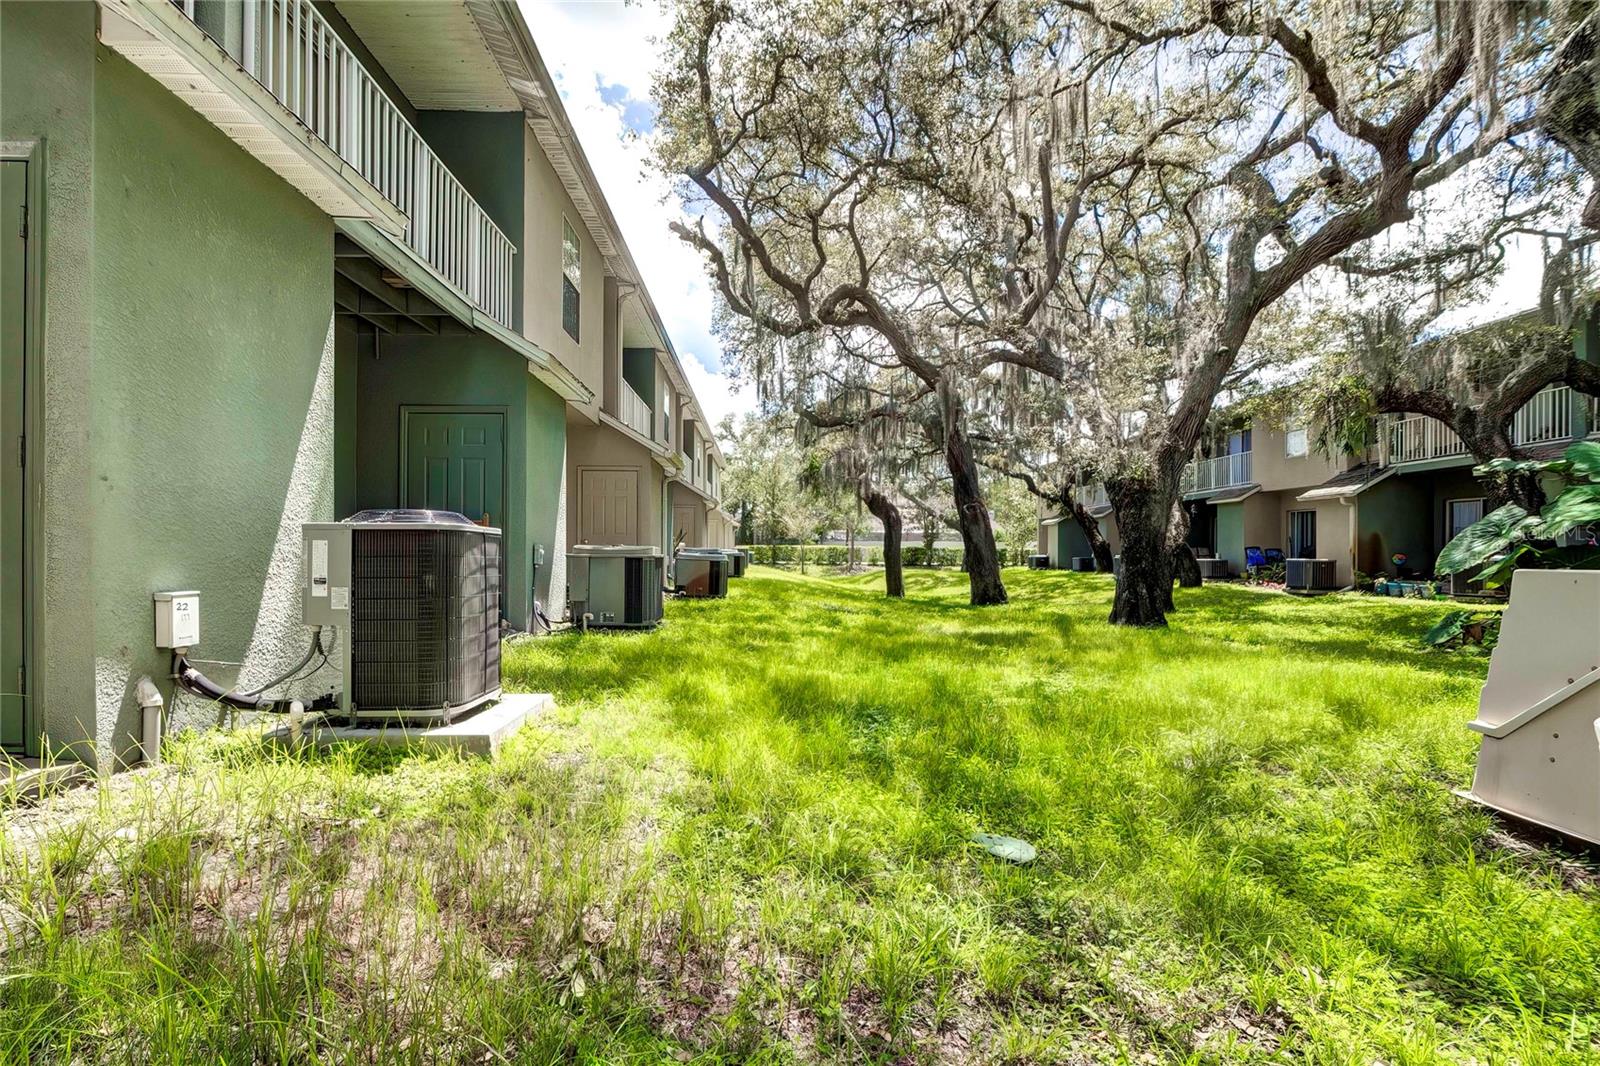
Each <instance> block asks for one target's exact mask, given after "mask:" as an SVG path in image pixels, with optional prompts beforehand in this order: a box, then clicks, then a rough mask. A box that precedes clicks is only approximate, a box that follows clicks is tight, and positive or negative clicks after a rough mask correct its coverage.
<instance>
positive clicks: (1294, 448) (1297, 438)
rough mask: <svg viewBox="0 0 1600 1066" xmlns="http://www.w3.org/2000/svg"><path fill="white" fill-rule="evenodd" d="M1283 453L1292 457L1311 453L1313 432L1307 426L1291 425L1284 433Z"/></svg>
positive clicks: (1295, 457) (1302, 456) (1299, 457)
mask: <svg viewBox="0 0 1600 1066" xmlns="http://www.w3.org/2000/svg"><path fill="white" fill-rule="evenodd" d="M1283 454H1284V455H1286V456H1288V457H1289V458H1290V459H1301V458H1304V457H1305V456H1307V455H1310V454H1311V434H1310V432H1309V431H1308V430H1307V429H1306V427H1305V426H1291V427H1290V428H1289V430H1288V432H1286V433H1285V434H1284V435H1283Z"/></svg>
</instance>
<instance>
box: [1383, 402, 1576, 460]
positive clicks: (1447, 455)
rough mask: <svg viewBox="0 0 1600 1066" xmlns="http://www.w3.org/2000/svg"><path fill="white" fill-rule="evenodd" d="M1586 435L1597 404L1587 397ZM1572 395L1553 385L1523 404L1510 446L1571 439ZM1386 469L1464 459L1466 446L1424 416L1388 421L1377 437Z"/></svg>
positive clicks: (1451, 433) (1516, 417)
mask: <svg viewBox="0 0 1600 1066" xmlns="http://www.w3.org/2000/svg"><path fill="white" fill-rule="evenodd" d="M1586 402H1587V404H1588V409H1589V416H1588V427H1589V432H1590V433H1593V432H1594V431H1595V428H1596V427H1595V413H1596V403H1595V398H1594V397H1587V398H1586ZM1572 415H1573V393H1572V389H1570V388H1569V387H1567V386H1566V385H1552V386H1551V387H1549V388H1546V389H1544V390H1543V391H1541V392H1539V393H1537V394H1536V395H1535V396H1534V397H1533V399H1531V400H1529V401H1528V402H1527V403H1526V404H1523V406H1522V409H1521V410H1519V411H1518V412H1517V413H1516V414H1515V415H1513V416H1512V418H1511V442H1512V443H1513V444H1514V445H1516V446H1517V447H1519V448H1521V447H1528V446H1531V445H1537V444H1551V443H1556V442H1559V441H1564V440H1571V439H1572V436H1573V432H1572V431H1573V418H1572ZM1379 444H1380V446H1381V447H1382V448H1383V449H1384V452H1383V455H1382V456H1381V459H1380V461H1381V462H1382V464H1383V465H1385V466H1395V465H1398V464H1401V463H1419V462H1427V461H1429V460H1434V459H1458V458H1462V457H1465V456H1466V455H1467V454H1468V453H1467V446H1466V445H1465V444H1463V443H1462V442H1461V438H1460V437H1458V436H1456V434H1455V432H1454V431H1453V430H1451V429H1450V428H1449V427H1448V426H1446V425H1445V424H1444V423H1442V422H1439V421H1436V420H1434V419H1432V418H1429V417H1428V416H1426V415H1406V416H1405V417H1403V418H1395V419H1391V420H1389V421H1388V422H1387V425H1386V428H1385V429H1384V431H1383V432H1382V434H1381V435H1380V437H1379Z"/></svg>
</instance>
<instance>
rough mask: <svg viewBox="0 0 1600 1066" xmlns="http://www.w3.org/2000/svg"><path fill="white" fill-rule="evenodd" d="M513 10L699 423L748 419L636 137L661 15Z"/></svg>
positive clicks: (706, 296) (675, 215) (675, 211)
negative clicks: (647, 298)
mask: <svg viewBox="0 0 1600 1066" xmlns="http://www.w3.org/2000/svg"><path fill="white" fill-rule="evenodd" d="M521 4H522V11H523V16H524V17H525V18H526V19H527V22H528V26H529V27H530V28H531V29H532V30H533V37H534V41H535V43H536V44H538V46H539V52H540V54H541V55H542V56H543V57H544V61H545V63H546V64H547V65H548V66H549V67H550V72H551V74H552V75H553V76H554V77H555V79H556V84H557V86H558V88H559V89H560V90H561V97H562V102H563V103H564V104H565V106H566V109H567V114H568V115H569V116H570V117H571V119H572V125H573V127H574V128H575V129H576V130H577V131H578V139H579V140H580V141H581V142H582V143H583V150H584V153H585V154H586V155H587V156H588V157H589V165H590V167H591V168H592V169H593V170H594V173H595V174H596V176H597V177H598V178H599V181H600V186H601V188H602V190H604V192H605V196H606V201H607V202H608V203H609V204H610V205H611V210H612V212H613V213H614V214H615V215H616V217H617V221H618V223H619V224H620V225H621V227H622V232H623V235H624V237H625V238H626V240H627V242H628V249H629V251H631V252H632V253H633V258H634V261H635V262H637V263H638V264H639V271H640V273H641V274H642V275H643V276H644V283H645V285H646V286H648V287H649V289H650V295H651V297H652V298H653V299H654V301H655V305H656V308H657V310H658V311H660V313H661V318H662V321H663V322H664V323H665V325H666V327H667V330H668V332H669V333H670V334H671V335H672V344H673V347H674V348H676V349H677V352H678V356H679V358H680V359H681V361H682V362H683V364H684V369H685V372H686V373H687V374H688V376H689V380H690V384H691V385H692V386H693V387H694V390H695V395H696V396H697V397H699V400H700V406H701V407H702V408H703V409H704V411H705V414H706V417H707V418H708V419H710V420H711V422H712V424H713V425H715V424H716V422H717V421H718V420H719V419H720V418H721V417H722V416H723V415H724V414H726V413H728V412H730V411H735V412H749V411H751V410H753V409H754V408H755V398H754V396H753V394H751V392H750V390H748V389H743V390H736V389H735V388H734V387H733V384H732V382H730V381H729V380H728V379H727V378H725V377H723V376H722V375H721V374H720V373H719V372H718V370H719V368H720V367H721V365H722V351H721V347H720V345H718V343H717V340H716V338H715V337H714V336H712V333H711V313H712V294H711V288H710V283H709V281H708V280H707V278H706V274H705V265H704V263H703V262H702V261H701V259H700V256H699V255H698V253H696V252H694V251H693V250H692V249H690V248H689V247H688V246H686V245H685V244H684V243H683V242H682V241H680V240H678V238H676V237H674V236H673V235H672V233H671V232H670V231H669V230H668V229H667V225H668V223H670V222H672V221H673V220H675V219H679V218H684V217H686V216H685V213H684V211H683V205H682V203H681V202H680V201H679V200H678V198H677V196H676V194H675V193H674V192H673V190H672V185H671V183H670V182H669V181H667V180H666V179H665V178H664V177H663V176H662V175H661V174H659V173H657V172H656V171H655V170H654V169H653V168H652V167H651V165H650V162H649V158H648V157H649V147H648V144H647V141H646V138H645V137H642V136H640V135H639V134H638V133H637V132H636V129H637V128H638V127H640V126H642V125H645V124H647V123H648V120H649V114H648V112H647V111H646V110H645V108H646V107H647V105H648V103H649V101H650V82H651V78H652V76H653V75H654V72H655V66H656V43H655V39H656V38H658V37H663V36H665V35H666V33H667V31H668V30H669V29H670V27H671V20H670V18H669V16H668V15H667V13H666V12H665V11H664V10H663V9H662V8H661V7H660V6H659V5H656V4H650V3H646V4H623V3H620V2H618V3H541V2H535V0H521ZM630 123H631V125H632V128H630Z"/></svg>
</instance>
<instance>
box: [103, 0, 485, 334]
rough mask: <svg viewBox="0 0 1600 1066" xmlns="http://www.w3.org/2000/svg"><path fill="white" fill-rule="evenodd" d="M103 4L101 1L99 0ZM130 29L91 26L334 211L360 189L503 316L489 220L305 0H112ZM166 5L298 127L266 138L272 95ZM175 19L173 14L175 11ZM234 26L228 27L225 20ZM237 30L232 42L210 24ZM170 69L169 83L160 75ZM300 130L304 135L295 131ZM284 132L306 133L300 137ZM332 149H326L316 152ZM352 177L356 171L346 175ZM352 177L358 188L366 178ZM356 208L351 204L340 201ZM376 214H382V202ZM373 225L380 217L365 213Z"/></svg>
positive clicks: (439, 270) (445, 273) (468, 293)
mask: <svg viewBox="0 0 1600 1066" xmlns="http://www.w3.org/2000/svg"><path fill="white" fill-rule="evenodd" d="M102 2H103V3H107V0H102ZM108 6H113V7H115V9H116V10H117V12H118V13H119V14H120V16H121V17H122V18H123V19H124V20H125V21H126V24H127V25H129V26H134V27H137V28H136V29H134V30H133V31H132V32H129V31H128V30H127V29H123V28H121V27H120V26H119V27H118V28H116V29H113V30H112V31H111V33H110V35H109V36H108V35H107V33H106V32H105V31H104V30H103V31H102V37H103V38H105V39H106V40H107V43H108V44H111V45H112V46H113V47H115V48H117V49H118V50H119V51H121V52H123V53H124V54H125V55H127V56H128V57H129V58H130V59H131V60H133V61H134V63H135V64H136V65H139V66H140V67H142V68H144V69H146V70H147V71H149V72H151V73H152V74H153V75H154V76H156V77H157V78H158V80H161V81H162V82H163V84H166V85H168V87H169V88H172V89H173V91H175V92H178V93H179V95H180V96H182V97H183V98H184V99H185V100H186V101H188V102H189V103H190V104H191V106H194V107H195V109H196V110H198V111H200V112H201V113H202V114H203V115H205V116H206V117H207V118H209V119H210V120H211V121H212V122H214V123H215V124H216V125H217V126H218V127H219V128H221V129H222V130H223V131H224V132H225V133H227V134H228V135H229V136H230V137H232V138H233V139H234V140H236V141H238V142H239V143H240V144H241V145H243V146H244V147H245V148H246V150H248V151H250V152H251V153H252V154H253V155H255V156H256V157H257V158H258V159H260V160H261V161H262V162H263V163H265V164H266V165H268V166H270V167H271V168H272V169H273V170H275V171H277V172H278V173H279V174H281V175H283V176H284V177H285V178H286V179H287V180H289V182H290V184H292V185H295V187H296V188H299V189H301V190H302V191H303V192H306V193H307V195H308V196H310V197H311V198H312V199H313V200H314V201H315V202H317V203H318V204H319V206H322V207H323V208H324V209H325V210H327V211H328V212H329V213H330V214H333V215H334V216H335V217H362V213H361V211H360V209H359V207H360V204H361V203H362V202H363V201H364V198H365V199H366V200H368V201H370V198H371V191H373V190H375V191H376V193H377V194H378V196H379V197H380V198H381V200H382V202H383V204H384V205H386V207H385V212H386V211H387V210H388V209H389V208H392V209H393V211H394V212H396V213H397V214H398V216H399V217H400V233H399V236H400V239H401V241H402V242H403V243H404V245H405V246H406V248H408V249H409V250H410V251H411V252H412V253H414V255H415V256H416V258H417V259H418V260H420V261H421V263H423V264H425V265H426V266H427V268H428V269H429V270H430V271H432V272H433V273H434V274H436V275H437V276H438V278H439V279H441V280H442V281H444V282H445V283H446V284H447V285H448V286H449V287H450V288H452V289H454V290H455V292H456V293H457V294H459V295H460V296H461V297H463V298H464V299H465V300H466V301H467V302H468V303H470V304H472V305H473V306H474V307H475V308H477V309H478V310H480V311H482V312H483V313H485V314H486V315H488V316H489V317H490V318H492V319H493V320H494V321H495V322H497V323H499V324H500V325H502V326H504V327H506V328H507V329H511V328H513V324H512V262H513V257H514V256H515V254H516V250H515V248H514V247H513V246H512V244H511V241H510V239H509V238H507V237H506V235H505V234H504V233H502V232H501V231H500V228H499V227H498V226H496V225H495V224H494V222H493V220H491V219H490V218H489V216H488V215H487V214H486V213H485V212H484V210H483V208H482V207H480V206H479V205H478V202H477V201H476V200H474V199H473V198H472V196H471V194H469V193H468V192H467V190H466V188H465V187H464V186H463V185H462V184H461V182H460V181H458V180H457V179H456V177H455V175H453V174H452V173H451V172H450V170H449V169H448V168H447V167H446V166H445V165H444V164H443V163H442V162H441V161H440V159H439V157H438V156H437V155H436V154H434V152H433V150H432V149H431V148H430V147H429V146H428V144H427V142H425V141H424V140H423V139H422V136H421V134H419V133H418V132H417V131H416V128H415V127H413V126H412V125H411V123H410V122H409V121H408V120H407V119H406V117H405V115H404V114H403V113H402V112H401V111H400V109H399V108H398V107H396V106H395V104H394V102H393V101H392V100H391V99H390V98H389V97H388V95H387V94H386V93H385V92H384V91H383V89H382V88H381V87H380V86H379V84H378V82H377V81H376V80H375V79H374V78H373V77H372V75H371V74H370V73H369V72H368V71H367V69H366V68H365V67H364V66H363V65H362V64H361V62H360V61H359V60H358V59H357V58H356V56H355V54H354V53H353V52H352V51H351V50H350V49H349V48H348V47H347V46H346V45H345V43H344V42H343V40H341V39H340V38H339V36H338V34H337V33H335V32H334V30H333V28H332V26H330V25H329V23H328V22H327V20H326V19H324V18H323V17H322V15H321V14H319V13H318V12H317V10H316V7H315V6H314V4H313V3H312V2H311V0H232V2H230V3H226V4H213V5H209V7H208V5H204V4H201V5H198V7H200V8H201V9H202V10H204V11H205V12H206V17H205V18H204V19H197V18H196V9H197V4H196V2H195V0H170V3H161V2H159V0H158V2H157V3H155V4H149V3H136V2H131V0H110V2H109V5H108ZM164 11H165V12H171V11H176V12H178V13H180V14H181V15H182V20H187V22H188V23H189V24H190V25H191V26H192V27H193V29H195V30H199V31H200V33H201V34H204V35H205V40H209V41H210V42H211V44H212V45H213V46H215V48H217V49H221V50H222V52H223V53H225V54H226V55H227V57H228V59H229V60H231V62H232V63H233V64H235V65H236V66H237V68H238V69H239V70H242V71H243V73H244V74H245V75H247V76H248V77H249V79H251V80H253V82H254V83H255V84H256V85H258V86H259V87H260V89H263V90H265V91H266V93H267V94H268V95H269V96H270V97H271V99H272V100H274V101H276V102H277V104H278V105H280V106H281V107H282V108H283V110H285V111H287V112H288V113H289V115H291V116H292V117H293V121H294V123H295V124H297V126H298V132H297V134H295V135H290V136H288V137H281V136H280V137H278V138H277V140H276V143H274V136H275V135H274V133H273V129H274V128H275V126H286V125H288V124H287V123H286V122H283V121H282V120H281V119H278V118H276V117H275V116H271V115H269V114H268V112H269V111H270V105H265V102H264V101H259V100H257V99H255V98H253V97H252V95H251V93H249V92H241V91H240V88H239V85H237V84H235V83H234V81H231V80H230V78H231V76H230V75H227V74H226V73H224V74H223V75H222V76H221V77H218V76H217V75H216V68H217V64H218V63H221V62H222V60H221V57H220V56H218V57H216V61H215V62H213V61H212V56H211V55H209V54H206V50H205V49H202V48H196V47H195V43H196V42H192V41H190V40H186V39H184V35H183V34H181V33H176V32H173V31H174V27H173V26H172V25H171V24H170V22H171V21H172V20H171V19H170V17H169V16H167V15H164V14H163V12H164ZM182 20H178V21H179V22H180V23H181V22H182ZM235 25H236V26H237V29H235V28H234V27H235ZM223 26H226V27H227V28H226V30H225V31H222V32H221V36H222V37H226V38H234V36H235V33H237V39H236V41H235V43H234V44H232V45H231V46H230V45H229V44H228V42H227V41H224V40H221V39H218V37H214V36H212V34H213V33H214V32H218V31H219V30H220V29H221V27H223ZM174 77H178V81H177V82H174V81H173V80H172V79H173V78H174ZM307 135H309V138H307ZM295 136H298V137H300V138H301V140H302V141H304V140H307V139H309V140H311V141H314V142H315V143H314V144H311V145H308V144H305V143H300V142H297V141H296V140H295ZM318 148H320V149H322V150H325V152H326V153H331V158H330V157H329V156H328V155H326V154H324V152H322V151H318V150H317V149H318ZM354 179H359V180H354ZM363 184H364V185H365V186H368V187H370V189H366V190H364V189H363V188H362V186H363ZM353 206H354V207H355V210H352V207H353ZM383 213H384V212H380V214H383ZM376 221H378V224H379V226H380V228H386V229H387V228H391V226H392V222H391V224H390V225H389V226H386V225H384V222H385V221H388V219H387V218H384V219H379V220H376Z"/></svg>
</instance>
